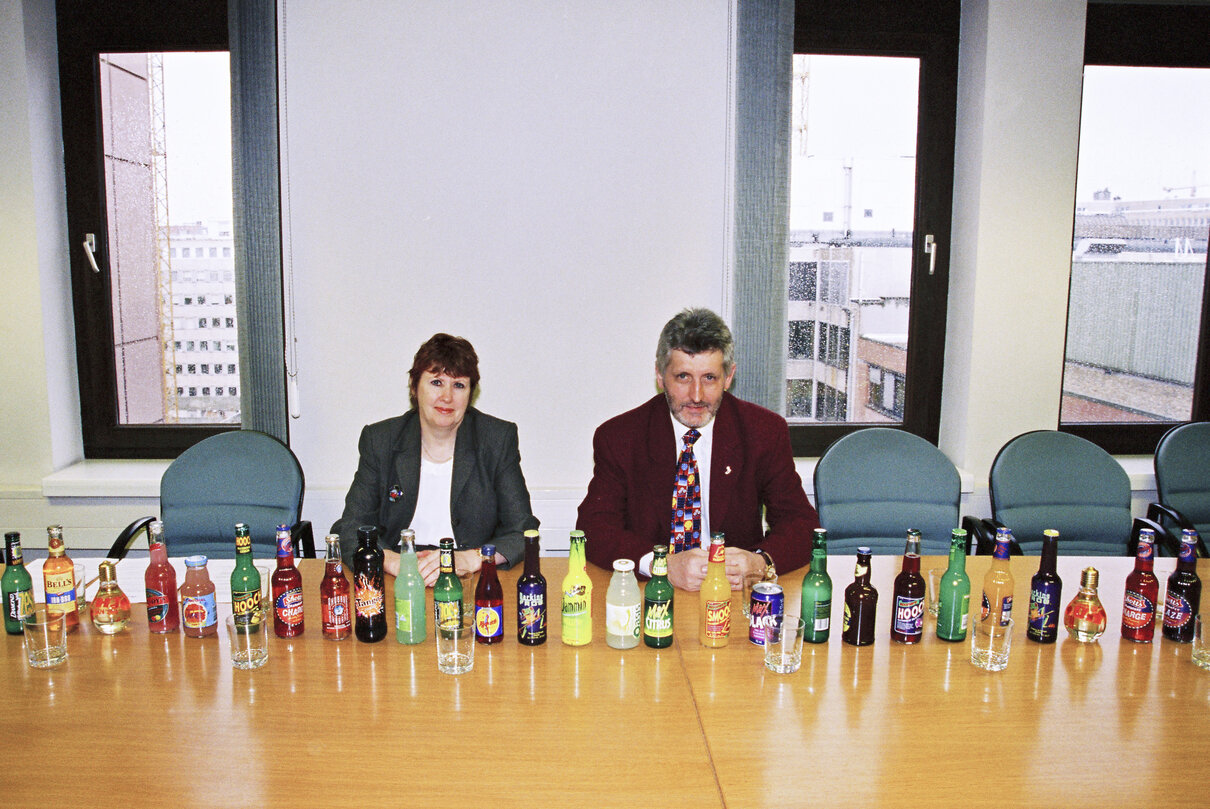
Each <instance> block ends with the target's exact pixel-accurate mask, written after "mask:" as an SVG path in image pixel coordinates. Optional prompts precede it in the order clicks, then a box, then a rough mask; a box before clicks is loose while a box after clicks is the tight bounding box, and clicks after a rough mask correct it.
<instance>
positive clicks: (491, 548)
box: [479, 543, 496, 559]
mask: <svg viewBox="0 0 1210 809" xmlns="http://www.w3.org/2000/svg"><path fill="white" fill-rule="evenodd" d="M479 553H480V554H481V555H482V556H483V558H484V559H491V558H492V557H494V556H495V555H496V546H495V545H492V544H490V543H489V544H487V545H484V546H483V547H482V548H480V549H479Z"/></svg>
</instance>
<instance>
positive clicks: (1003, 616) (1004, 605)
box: [979, 592, 1013, 626]
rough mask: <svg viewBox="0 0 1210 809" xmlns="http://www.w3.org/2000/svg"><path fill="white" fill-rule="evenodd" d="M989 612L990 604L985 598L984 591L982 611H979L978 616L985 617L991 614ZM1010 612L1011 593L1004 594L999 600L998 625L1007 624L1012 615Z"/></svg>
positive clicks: (1011, 603) (1011, 604)
mask: <svg viewBox="0 0 1210 809" xmlns="http://www.w3.org/2000/svg"><path fill="white" fill-rule="evenodd" d="M991 613H992V605H991V602H989V601H988V600H987V593H986V592H984V593H983V605H982V611H981V612H980V615H979V617H980V618H986V617H987V616H989V615H991ZM1012 613H1013V597H1012V596H1011V595H1007V596H1004V599H1003V600H1002V601H1001V602H1000V626H1008V622H1009V620H1011V619H1012V617H1013V615H1012Z"/></svg>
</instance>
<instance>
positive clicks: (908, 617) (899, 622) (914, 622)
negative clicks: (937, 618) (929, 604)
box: [892, 596, 924, 638]
mask: <svg viewBox="0 0 1210 809" xmlns="http://www.w3.org/2000/svg"><path fill="white" fill-rule="evenodd" d="M892 620H893V621H894V623H893V625H892V628H893V629H894V630H895V631H896V632H897V633H899V634H900V635H907V636H908V637H913V638H916V637H920V636H921V635H923V634H924V596H895V616H894V618H893V619H892Z"/></svg>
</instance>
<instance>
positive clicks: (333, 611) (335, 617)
mask: <svg viewBox="0 0 1210 809" xmlns="http://www.w3.org/2000/svg"><path fill="white" fill-rule="evenodd" d="M322 611H323V617H322V619H321V620H322V621H323V628H324V629H325V630H326V631H328V632H337V631H339V630H342V629H348V628H349V627H350V626H351V624H352V620H353V618H352V616H350V615H349V596H348V594H347V593H340V594H338V595H334V596H329V597H328V598H326V599H324V602H323V610H322Z"/></svg>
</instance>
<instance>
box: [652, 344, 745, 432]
mask: <svg viewBox="0 0 1210 809" xmlns="http://www.w3.org/2000/svg"><path fill="white" fill-rule="evenodd" d="M734 377H735V366H734V365H733V366H731V372H730V373H728V374H724V373H723V352H721V351H703V352H702V353H700V354H686V353H685V352H684V351H681V350H680V349H673V350H672V352H671V354H669V356H668V367H667V368H665V369H664V373H662V374H661V373H660V372H659V369H658V368H657V369H656V373H655V383H656V385H658V386H659V388H660V390H662V391H664V398H665V399H667V400H668V409H669V410H670V411H672V417H673V418H674V419H676V420H677V421H679V422H680V423H681V424H683V425H685V426H686V427H705V426H706V425H707V424H709V423H710V422H711V420H713V419H714V414H715V413H717V412H718V408H719V405H721V404H722V403H723V392H724V391H726V390H727V389H728V388H730V387H731V380H732V379H733V378H734Z"/></svg>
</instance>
